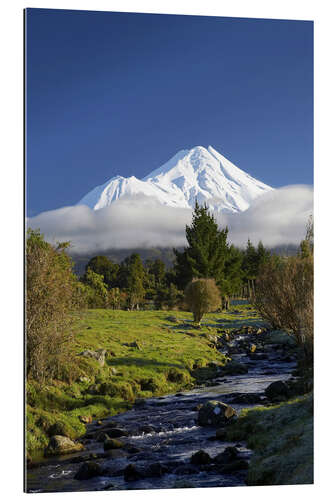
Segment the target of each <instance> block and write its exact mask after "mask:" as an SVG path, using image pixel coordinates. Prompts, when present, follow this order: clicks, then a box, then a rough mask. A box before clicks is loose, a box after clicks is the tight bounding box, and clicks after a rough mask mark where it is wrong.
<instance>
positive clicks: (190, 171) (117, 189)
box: [78, 146, 272, 213]
mask: <svg viewBox="0 0 333 500" xmlns="http://www.w3.org/2000/svg"><path fill="white" fill-rule="evenodd" d="M271 190H272V188H271V187H270V186H267V185H266V184H263V183H262V182H260V181H258V180H256V179H254V178H253V177H251V176H250V175H248V174H247V173H246V172H244V171H243V170H241V169H240V168H238V167H236V166H235V165H233V164H232V163H231V162H230V161H229V160H227V158H225V157H224V156H222V155H221V154H220V153H218V152H217V151H216V150H215V149H213V148H212V147H211V146H209V147H208V149H206V148H204V147H202V146H197V147H195V148H192V149H191V150H182V151H179V152H178V153H177V154H176V155H175V156H173V157H172V158H171V159H170V160H169V161H168V162H167V163H165V164H164V165H162V166H161V167H159V168H157V169H156V170H154V171H153V172H151V173H150V174H149V175H147V176H146V177H144V178H143V179H142V180H139V179H137V178H136V177H134V176H132V177H129V178H124V177H121V176H116V177H113V178H112V179H110V180H109V181H107V182H106V183H105V184H103V185H102V186H97V187H96V188H95V189H93V190H92V191H90V192H89V193H88V194H87V195H86V196H84V197H83V198H82V199H81V200H80V202H79V203H78V205H88V206H89V207H90V208H93V209H94V210H98V209H100V208H103V207H106V206H108V205H111V204H112V203H113V202H114V201H116V200H118V199H119V198H121V197H124V196H126V197H131V196H133V195H138V194H142V195H145V196H148V197H154V198H155V199H157V200H158V201H159V202H160V203H161V204H162V205H167V206H171V207H179V208H193V206H194V204H195V201H196V200H197V201H198V203H199V204H203V203H207V205H208V206H209V208H210V209H211V210H216V211H217V212H229V213H232V212H242V211H244V210H246V209H247V208H248V207H249V206H250V204H251V202H252V201H253V200H255V199H256V198H257V197H258V196H260V195H262V194H264V193H265V192H267V191H271Z"/></svg>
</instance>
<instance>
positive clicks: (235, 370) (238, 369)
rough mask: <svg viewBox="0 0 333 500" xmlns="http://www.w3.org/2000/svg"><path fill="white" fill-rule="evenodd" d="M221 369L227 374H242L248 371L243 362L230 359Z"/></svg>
mask: <svg viewBox="0 0 333 500" xmlns="http://www.w3.org/2000/svg"><path fill="white" fill-rule="evenodd" d="M223 371H224V373H226V374H227V375H243V374H245V373H247V372H248V368H247V366H245V365H244V364H243V363H237V361H230V362H229V363H227V364H226V365H225V366H224V367H223Z"/></svg>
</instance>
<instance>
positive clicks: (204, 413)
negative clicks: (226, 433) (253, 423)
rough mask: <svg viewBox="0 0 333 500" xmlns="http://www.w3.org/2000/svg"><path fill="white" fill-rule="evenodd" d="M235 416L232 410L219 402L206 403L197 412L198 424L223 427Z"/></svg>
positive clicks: (234, 411) (235, 413)
mask: <svg viewBox="0 0 333 500" xmlns="http://www.w3.org/2000/svg"><path fill="white" fill-rule="evenodd" d="M236 415H237V412H236V410H235V409H234V408H232V407H231V406H229V405H227V404H226V403H222V402H221V401H208V402H207V403H205V404H204V405H203V407H202V408H200V410H199V414H198V424H199V425H202V426H205V425H216V426H220V425H225V424H227V423H229V421H230V420H231V419H232V418H233V417H235V416H236Z"/></svg>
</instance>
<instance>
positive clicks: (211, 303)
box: [185, 278, 221, 324]
mask: <svg viewBox="0 0 333 500" xmlns="http://www.w3.org/2000/svg"><path fill="white" fill-rule="evenodd" d="M185 302H186V304H187V306H188V307H189V309H190V311H191V312H192V313H193V319H194V322H195V323H198V324H200V321H201V320H202V317H203V315H204V314H205V313H208V312H212V311H216V309H218V308H219V307H221V294H220V290H219V289H218V287H217V286H216V283H215V280H214V279H205V278H201V279H193V280H192V281H191V282H190V283H189V284H188V285H187V287H186V288H185Z"/></svg>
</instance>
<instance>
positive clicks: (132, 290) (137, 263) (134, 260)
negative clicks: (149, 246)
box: [119, 253, 146, 309]
mask: <svg viewBox="0 0 333 500" xmlns="http://www.w3.org/2000/svg"><path fill="white" fill-rule="evenodd" d="M145 275H146V273H145V269H144V267H143V264H142V260H141V257H140V255H139V254H137V253H133V254H132V255H130V256H129V257H126V259H125V260H124V261H123V262H122V263H121V265H120V269H119V287H120V288H123V289H126V292H127V294H128V305H129V307H130V308H131V309H133V308H134V307H136V306H138V305H139V304H140V303H141V302H142V300H143V298H144V296H145V288H144V282H145V277H146V276H145Z"/></svg>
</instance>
